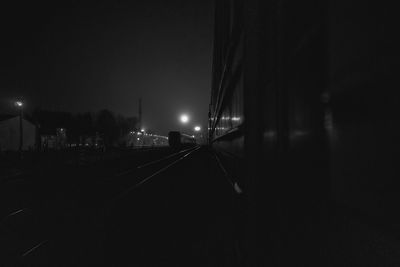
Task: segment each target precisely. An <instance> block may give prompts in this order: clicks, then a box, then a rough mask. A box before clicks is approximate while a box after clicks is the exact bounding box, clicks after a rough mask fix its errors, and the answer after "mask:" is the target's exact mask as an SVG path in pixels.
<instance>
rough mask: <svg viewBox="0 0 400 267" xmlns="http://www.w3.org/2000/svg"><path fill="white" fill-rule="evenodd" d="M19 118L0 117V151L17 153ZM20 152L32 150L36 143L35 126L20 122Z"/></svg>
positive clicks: (27, 122) (10, 116)
mask: <svg viewBox="0 0 400 267" xmlns="http://www.w3.org/2000/svg"><path fill="white" fill-rule="evenodd" d="M19 127H20V123H19V116H12V115H0V151H18V150H19V141H20V138H19V134H20V128H19ZM22 132H23V139H22V140H23V142H22V150H33V149H34V148H35V142H36V126H35V125H34V124H33V123H31V122H29V121H28V120H26V119H23V120H22Z"/></svg>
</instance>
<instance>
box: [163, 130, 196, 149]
mask: <svg viewBox="0 0 400 267" xmlns="http://www.w3.org/2000/svg"><path fill="white" fill-rule="evenodd" d="M168 143H169V146H170V147H172V148H174V149H180V148H188V147H191V146H193V145H195V144H196V139H195V138H194V136H192V135H188V134H184V133H181V132H179V131H170V132H169V133H168Z"/></svg>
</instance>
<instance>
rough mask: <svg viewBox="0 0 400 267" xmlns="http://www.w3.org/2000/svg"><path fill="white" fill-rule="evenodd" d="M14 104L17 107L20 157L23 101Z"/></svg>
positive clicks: (20, 152) (20, 150)
mask: <svg viewBox="0 0 400 267" xmlns="http://www.w3.org/2000/svg"><path fill="white" fill-rule="evenodd" d="M15 105H16V106H17V107H18V108H19V112H20V113H19V155H20V157H21V158H22V146H23V140H24V138H23V128H22V116H23V112H24V111H23V110H24V103H23V102H22V101H17V102H15Z"/></svg>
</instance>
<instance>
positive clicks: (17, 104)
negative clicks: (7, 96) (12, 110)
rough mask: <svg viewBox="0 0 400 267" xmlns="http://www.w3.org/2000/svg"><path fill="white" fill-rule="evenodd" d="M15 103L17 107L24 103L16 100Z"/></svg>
mask: <svg viewBox="0 0 400 267" xmlns="http://www.w3.org/2000/svg"><path fill="white" fill-rule="evenodd" d="M15 105H16V106H18V107H22V106H23V105H24V103H22V102H21V101H17V102H15Z"/></svg>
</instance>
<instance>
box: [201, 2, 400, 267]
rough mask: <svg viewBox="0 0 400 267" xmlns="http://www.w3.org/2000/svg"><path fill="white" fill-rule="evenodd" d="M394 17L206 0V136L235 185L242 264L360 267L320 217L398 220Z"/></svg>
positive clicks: (347, 9)
mask: <svg viewBox="0 0 400 267" xmlns="http://www.w3.org/2000/svg"><path fill="white" fill-rule="evenodd" d="M395 16H396V15H395V14H393V11H391V8H390V7H389V6H384V7H383V6H382V7H380V6H379V7H377V6H376V5H374V4H373V3H366V2H362V1H359V0H357V1H351V2H348V1H344V0H339V1H333V0H332V1H318V0H307V1H283V0H281V1H279V0H278V1H264V0H248V1H240V0H223V1H216V3H215V34H214V59H213V77H212V91H211V102H210V113H209V115H210V116H209V140H210V145H211V146H212V148H213V149H214V151H215V152H216V153H217V156H218V157H220V159H221V162H222V163H223V165H224V166H225V167H226V169H228V171H229V172H230V174H231V175H230V179H232V181H233V183H232V184H235V185H237V186H238V187H239V188H241V192H243V193H242V194H240V195H237V196H236V197H234V200H235V203H236V204H237V212H238V214H239V215H238V217H237V232H236V237H237V244H238V245H237V247H238V248H239V249H238V251H241V252H240V253H238V254H240V255H241V256H238V257H239V258H240V260H239V261H241V263H242V265H245V266H299V265H300V266H342V265H346V264H349V265H353V266H356V265H357V266H361V265H362V262H363V261H364V262H367V261H368V260H367V259H368V255H367V253H365V252H364V253H362V252H360V253H359V254H358V256H357V255H353V254H352V252H351V248H348V247H347V250H346V248H345V252H343V253H344V254H340V253H338V251H339V250H340V248H338V247H336V246H335V242H339V241H337V239H339V238H341V237H344V236H341V235H340V233H339V234H338V235H336V237H335V234H332V233H333V232H334V230H333V229H334V226H332V221H335V220H336V221H337V220H339V221H340V220H341V219H340V218H344V217H346V216H345V215H344V214H353V215H354V214H357V216H355V215H354V216H353V215H352V216H351V219H348V220H361V221H362V223H365V224H368V225H371V224H375V225H376V224H381V227H383V228H387V227H389V228H392V227H393V226H394V225H396V224H398V223H400V217H399V216H398V215H397V212H396V207H397V204H399V203H400V195H399V194H397V193H396V192H397V191H396V190H393V187H395V188H397V189H398V186H399V182H398V179H397V177H399V176H400V175H399V169H398V168H397V167H395V162H396V160H395V159H396V158H398V156H397V154H398V151H399V140H398V136H399V134H400V130H399V127H398V125H399V118H398V116H396V115H395V114H398V113H399V105H398V103H399V102H400V101H399V98H398V95H399V94H396V92H395V91H396V89H395V88H397V87H398V86H397V84H398V81H397V79H396V77H395V73H396V72H395V71H394V66H395V65H396V62H397V60H398V56H397V55H398V52H397V50H398V49H397V47H399V46H398V42H397V41H395V40H396V38H395V37H394V36H393V35H392V33H393V32H394V28H393V27H394V25H395V23H393V21H391V20H393V17H395ZM397 162H398V161H397ZM335 216H336V217H335ZM356 218H357V219H356ZM383 222H384V223H383ZM340 227H343V228H346V226H343V225H341V226H339V228H340ZM338 231H339V230H338ZM339 232H340V231H339ZM342 234H343V233H342ZM343 235H344V234H343ZM354 235H356V234H354ZM360 235H362V234H361V233H360ZM335 238H336V239H335ZM346 238H348V240H350V239H351V238H359V237H357V236H356V237H354V236H353V237H349V236H346ZM349 242H350V241H349ZM357 249H359V250H360V251H362V248H357ZM346 253H347V254H346ZM374 253H376V254H379V253H380V252H379V251H374ZM355 254H357V253H355ZM374 255H375V254H374ZM328 258H329V260H328ZM381 258H382V259H381V260H382V261H386V260H387V259H386V258H385V256H382V255H381ZM335 261H336V262H335ZM360 264H361V265H360Z"/></svg>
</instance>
